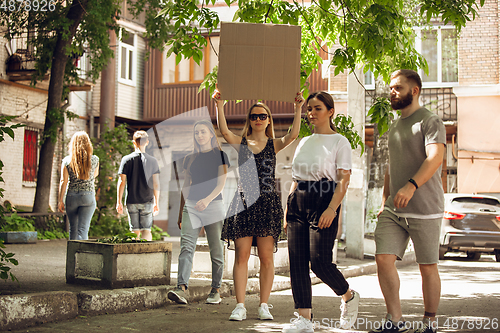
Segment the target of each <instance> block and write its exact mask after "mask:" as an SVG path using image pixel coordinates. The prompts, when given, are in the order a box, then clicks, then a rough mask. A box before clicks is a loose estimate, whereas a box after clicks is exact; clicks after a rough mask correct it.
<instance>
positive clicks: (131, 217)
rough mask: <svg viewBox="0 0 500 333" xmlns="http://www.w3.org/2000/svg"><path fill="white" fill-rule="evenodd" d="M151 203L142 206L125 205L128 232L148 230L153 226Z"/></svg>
mask: <svg viewBox="0 0 500 333" xmlns="http://www.w3.org/2000/svg"><path fill="white" fill-rule="evenodd" d="M153 206H154V204H153V203H152V202H147V203H143V204H127V211H128V224H129V226H130V230H150V229H151V227H152V226H153Z"/></svg>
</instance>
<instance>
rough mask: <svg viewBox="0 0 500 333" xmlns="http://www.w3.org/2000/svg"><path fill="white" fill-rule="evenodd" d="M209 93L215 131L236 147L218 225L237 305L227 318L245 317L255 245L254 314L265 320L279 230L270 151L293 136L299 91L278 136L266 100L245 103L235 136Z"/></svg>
mask: <svg viewBox="0 0 500 333" xmlns="http://www.w3.org/2000/svg"><path fill="white" fill-rule="evenodd" d="M213 98H214V100H215V102H216V105H217V123H218V126H219V129H220V132H221V134H222V136H223V137H224V139H226V141H227V143H229V144H231V145H232V146H233V147H234V148H235V149H236V150H237V151H238V165H239V174H240V179H239V183H238V191H237V192H236V194H235V196H234V199H233V201H232V202H231V205H230V206H229V209H228V212H227V214H226V220H225V221H224V226H223V229H222V239H224V240H227V241H234V244H235V258H234V268H233V280H234V289H235V293H236V301H237V305H236V308H235V309H234V310H233V312H232V313H231V316H230V317H229V320H238V321H240V320H243V319H246V312H247V310H246V309H245V303H244V302H245V293H246V285H247V280H248V259H249V258H250V252H251V248H252V245H254V246H257V250H258V253H259V260H260V273H259V283H260V307H259V309H258V317H259V319H262V320H271V319H273V316H272V315H271V313H270V312H269V306H268V304H267V302H268V300H269V295H270V294H271V289H272V285H273V280H274V261H273V250H274V248H275V246H276V243H277V242H278V237H279V235H280V234H281V220H282V219H283V209H282V207H281V199H280V195H279V193H278V192H277V191H276V183H275V168H276V154H277V153H278V152H279V151H280V150H282V149H284V148H285V147H287V146H288V145H289V144H290V143H292V142H293V141H294V140H295V139H296V138H297V137H298V135H299V129H300V116H301V110H302V105H303V104H304V98H303V97H302V94H301V93H298V94H297V96H296V98H295V116H294V120H293V124H292V128H291V130H290V131H289V133H288V134H286V135H285V136H283V137H281V138H274V127H273V119H272V116H271V111H270V110H269V108H268V107H267V105H265V104H263V103H255V104H254V105H252V106H251V107H250V109H249V110H248V113H247V116H246V123H245V126H244V128H243V132H242V135H241V136H239V135H236V134H234V133H232V132H231V131H230V130H229V128H228V126H227V122H226V117H225V115H224V101H222V100H220V92H219V91H218V90H216V91H215V93H214V95H213ZM257 184H258V185H257Z"/></svg>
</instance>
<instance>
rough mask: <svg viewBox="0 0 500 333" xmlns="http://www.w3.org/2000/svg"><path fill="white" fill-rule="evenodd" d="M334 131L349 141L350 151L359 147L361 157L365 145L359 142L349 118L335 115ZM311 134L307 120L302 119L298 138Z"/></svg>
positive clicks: (310, 126) (311, 129)
mask: <svg viewBox="0 0 500 333" xmlns="http://www.w3.org/2000/svg"><path fill="white" fill-rule="evenodd" d="M333 123H334V125H335V129H336V130H337V133H339V134H342V135H343V136H345V137H346V139H347V140H349V143H350V144H351V148H352V149H356V148H357V147H358V146H360V147H361V155H363V153H364V152H365V145H364V144H363V141H362V140H361V137H360V136H359V134H358V132H356V131H355V130H354V123H353V122H352V118H351V116H347V117H346V116H344V115H343V114H337V116H336V117H335V118H334V119H333ZM312 133H313V126H312V125H311V124H309V121H307V119H305V118H302V119H301V121H300V130H299V138H303V137H306V136H309V135H311V134H312Z"/></svg>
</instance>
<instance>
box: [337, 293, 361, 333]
mask: <svg viewBox="0 0 500 333" xmlns="http://www.w3.org/2000/svg"><path fill="white" fill-rule="evenodd" d="M351 291H352V294H353V296H352V298H351V299H350V300H348V301H347V302H344V300H342V304H341V305H340V327H341V328H343V329H345V330H348V329H350V328H351V326H352V325H354V324H355V323H356V319H357V318H358V305H359V293H358V292H356V291H354V290H351Z"/></svg>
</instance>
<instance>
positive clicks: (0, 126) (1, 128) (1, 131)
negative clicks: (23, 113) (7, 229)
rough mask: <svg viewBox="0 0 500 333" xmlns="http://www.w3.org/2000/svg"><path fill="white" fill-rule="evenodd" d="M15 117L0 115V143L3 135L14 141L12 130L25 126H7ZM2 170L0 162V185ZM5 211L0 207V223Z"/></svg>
mask: <svg viewBox="0 0 500 333" xmlns="http://www.w3.org/2000/svg"><path fill="white" fill-rule="evenodd" d="M15 118H16V116H5V115H0V143H1V142H2V141H5V134H7V135H8V136H10V138H11V139H12V140H14V129H16V128H19V127H23V126H25V125H24V124H10V125H7V123H8V122H10V121H12V120H14V119H15ZM2 169H3V162H2V160H0V183H3V182H4V180H3V177H2V174H3V172H2ZM4 191H5V190H4V189H3V188H2V187H0V198H3V192H4ZM4 213H5V210H4V208H3V207H2V206H1V205H0V221H1V220H3V216H4Z"/></svg>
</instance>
